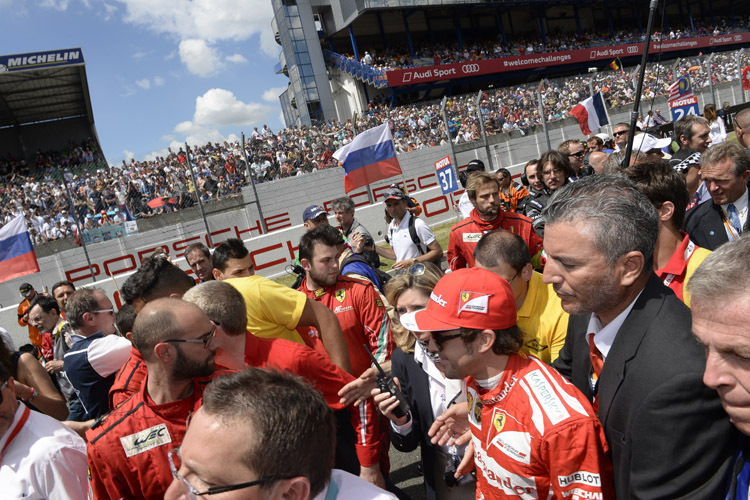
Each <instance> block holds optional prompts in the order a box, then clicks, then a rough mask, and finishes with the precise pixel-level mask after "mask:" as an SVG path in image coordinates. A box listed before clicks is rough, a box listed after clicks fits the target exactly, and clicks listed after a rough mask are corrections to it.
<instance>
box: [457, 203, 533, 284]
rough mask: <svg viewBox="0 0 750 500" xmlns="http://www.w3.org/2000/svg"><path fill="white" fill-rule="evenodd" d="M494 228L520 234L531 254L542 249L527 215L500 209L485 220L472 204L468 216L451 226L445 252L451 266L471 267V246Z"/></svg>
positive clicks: (474, 246)
mask: <svg viewBox="0 0 750 500" xmlns="http://www.w3.org/2000/svg"><path fill="white" fill-rule="evenodd" d="M498 229H505V230H506V231H510V232H512V233H515V234H517V235H518V236H520V237H521V238H522V239H523V241H525V242H526V245H528V247H529V253H530V255H531V257H534V256H535V255H536V254H538V253H539V252H541V251H542V244H543V242H542V238H540V237H539V235H537V234H536V233H535V232H534V226H533V225H532V224H531V219H529V218H528V217H525V216H523V215H520V214H516V213H512V212H503V211H500V215H498V216H497V218H496V219H495V220H494V221H491V222H485V221H483V220H482V219H481V218H480V217H479V214H478V213H477V210H476V208H475V209H474V210H472V211H471V215H470V216H469V218H468V219H466V220H463V221H461V222H459V223H458V224H455V225H454V226H453V227H452V228H451V233H450V237H449V239H448V252H447V254H446V259H447V260H448V266H450V268H451V270H453V271H455V270H456V269H463V268H464V267H474V248H476V246H477V243H478V242H479V239H480V238H481V237H482V236H483V235H484V234H485V233H489V232H492V231H497V230H498Z"/></svg>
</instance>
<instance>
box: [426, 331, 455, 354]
mask: <svg viewBox="0 0 750 500" xmlns="http://www.w3.org/2000/svg"><path fill="white" fill-rule="evenodd" d="M430 335H432V340H434V341H435V343H436V344H437V346H438V350H439V351H442V350H443V344H445V343H446V342H448V341H449V340H452V339H457V338H458V337H461V336H462V334H461V333H454V334H453V335H442V336H441V335H436V334H435V332H430Z"/></svg>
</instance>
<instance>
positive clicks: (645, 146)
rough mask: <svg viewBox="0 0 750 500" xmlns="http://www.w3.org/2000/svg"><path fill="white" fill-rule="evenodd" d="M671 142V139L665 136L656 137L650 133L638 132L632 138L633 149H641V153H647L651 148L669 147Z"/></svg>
mask: <svg viewBox="0 0 750 500" xmlns="http://www.w3.org/2000/svg"><path fill="white" fill-rule="evenodd" d="M670 144H672V139H670V138H669V137H666V138H664V139H657V138H656V137H654V136H653V135H651V134H638V135H636V136H635V138H634V139H633V149H635V150H638V151H641V152H642V153H648V152H649V151H651V150H652V149H662V148H666V147H669V145H670Z"/></svg>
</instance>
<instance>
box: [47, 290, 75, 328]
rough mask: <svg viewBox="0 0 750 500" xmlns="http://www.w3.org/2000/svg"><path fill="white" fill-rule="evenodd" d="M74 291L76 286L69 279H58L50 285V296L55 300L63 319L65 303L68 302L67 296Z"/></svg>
mask: <svg viewBox="0 0 750 500" xmlns="http://www.w3.org/2000/svg"><path fill="white" fill-rule="evenodd" d="M75 291H76V287H75V285H74V284H73V283H71V282H70V281H58V282H57V283H55V284H54V285H52V297H54V298H55V300H56V301H57V306H58V311H59V312H60V316H62V317H63V319H65V304H67V303H68V298H69V297H70V296H71V295H73V292H75Z"/></svg>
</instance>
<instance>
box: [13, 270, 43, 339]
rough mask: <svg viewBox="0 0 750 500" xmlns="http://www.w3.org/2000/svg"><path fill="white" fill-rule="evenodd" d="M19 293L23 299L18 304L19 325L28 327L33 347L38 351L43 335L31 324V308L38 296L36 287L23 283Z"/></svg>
mask: <svg viewBox="0 0 750 500" xmlns="http://www.w3.org/2000/svg"><path fill="white" fill-rule="evenodd" d="M18 291H19V292H21V296H22V297H23V300H22V301H21V303H20V304H18V325H19V326H22V327H23V326H25V327H28V329H29V341H30V342H31V345H33V346H34V347H36V348H37V349H41V348H42V334H41V333H39V330H38V329H37V328H36V327H35V326H34V325H32V324H31V323H29V306H30V305H31V301H32V300H34V297H36V295H37V293H36V290H34V287H33V286H31V284H30V283H23V284H22V285H21V286H20V288H19V289H18Z"/></svg>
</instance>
